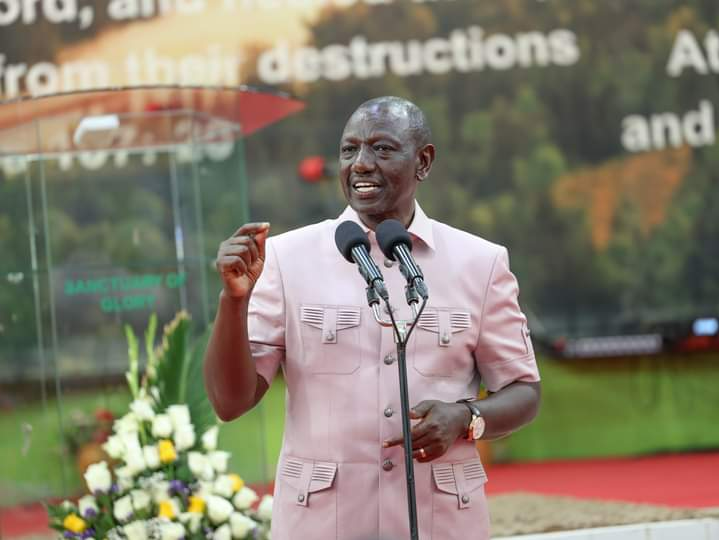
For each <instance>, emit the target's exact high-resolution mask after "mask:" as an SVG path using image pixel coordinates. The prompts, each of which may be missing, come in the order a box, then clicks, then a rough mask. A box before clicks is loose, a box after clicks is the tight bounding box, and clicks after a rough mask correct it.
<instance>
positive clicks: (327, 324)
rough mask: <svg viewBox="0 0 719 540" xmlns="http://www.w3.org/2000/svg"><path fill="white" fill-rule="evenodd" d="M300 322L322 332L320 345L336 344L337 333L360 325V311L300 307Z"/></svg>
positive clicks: (338, 308)
mask: <svg viewBox="0 0 719 540" xmlns="http://www.w3.org/2000/svg"><path fill="white" fill-rule="evenodd" d="M300 321H302V322H303V323H305V324H307V325H309V326H312V327H313V328H317V329H319V330H321V331H322V343H325V344H332V343H337V332H338V331H340V330H346V329H348V328H354V327H355V326H359V323H360V309H359V308H357V307H344V306H302V307H300Z"/></svg>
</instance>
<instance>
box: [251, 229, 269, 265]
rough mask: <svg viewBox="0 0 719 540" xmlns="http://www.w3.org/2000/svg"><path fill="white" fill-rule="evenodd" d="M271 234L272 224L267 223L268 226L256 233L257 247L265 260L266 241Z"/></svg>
mask: <svg viewBox="0 0 719 540" xmlns="http://www.w3.org/2000/svg"><path fill="white" fill-rule="evenodd" d="M269 235H270V224H269V223H267V227H266V228H265V229H263V230H262V231H260V232H258V233H257V234H256V235H255V243H256V244H257V249H258V251H259V252H260V253H259V256H260V258H261V259H262V260H263V261H264V260H265V242H266V241H267V237H268V236H269Z"/></svg>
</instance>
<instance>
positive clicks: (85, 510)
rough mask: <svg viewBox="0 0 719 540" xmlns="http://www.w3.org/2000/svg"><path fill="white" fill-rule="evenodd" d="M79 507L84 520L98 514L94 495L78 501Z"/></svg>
mask: <svg viewBox="0 0 719 540" xmlns="http://www.w3.org/2000/svg"><path fill="white" fill-rule="evenodd" d="M77 506H78V508H79V509H80V516H81V517H83V518H89V517H93V516H96V515H97V513H98V511H99V510H98V508H97V501H96V500H95V497H93V496H92V495H85V496H84V497H81V498H80V500H79V501H77Z"/></svg>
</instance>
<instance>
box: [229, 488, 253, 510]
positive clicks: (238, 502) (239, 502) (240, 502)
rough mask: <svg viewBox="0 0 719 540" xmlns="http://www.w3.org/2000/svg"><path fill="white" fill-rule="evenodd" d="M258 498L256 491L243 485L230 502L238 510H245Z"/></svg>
mask: <svg viewBox="0 0 719 540" xmlns="http://www.w3.org/2000/svg"><path fill="white" fill-rule="evenodd" d="M258 500H259V497H258V496H257V493H255V492H254V491H253V490H251V489H250V488H248V487H246V486H245V487H243V488H242V489H241V490H240V491H238V492H237V494H236V495H235V496H234V497H233V499H232V504H234V505H235V508H237V509H238V510H247V509H248V508H250V507H251V506H252V505H253V504H255V503H256V502H257V501H258Z"/></svg>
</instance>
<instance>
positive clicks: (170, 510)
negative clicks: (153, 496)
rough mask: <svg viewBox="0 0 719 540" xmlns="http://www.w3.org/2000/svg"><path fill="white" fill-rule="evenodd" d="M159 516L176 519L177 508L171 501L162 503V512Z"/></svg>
mask: <svg viewBox="0 0 719 540" xmlns="http://www.w3.org/2000/svg"><path fill="white" fill-rule="evenodd" d="M157 516H158V517H165V518H167V519H172V518H174V517H175V507H174V506H172V503H171V502H170V501H162V502H161V503H160V510H159V512H158V513H157Z"/></svg>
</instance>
